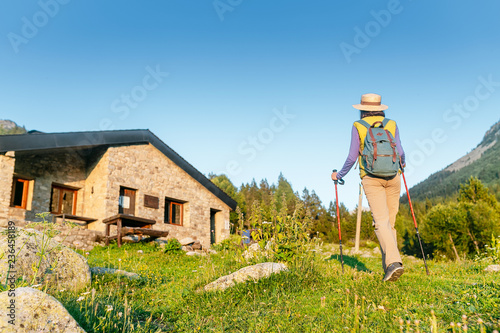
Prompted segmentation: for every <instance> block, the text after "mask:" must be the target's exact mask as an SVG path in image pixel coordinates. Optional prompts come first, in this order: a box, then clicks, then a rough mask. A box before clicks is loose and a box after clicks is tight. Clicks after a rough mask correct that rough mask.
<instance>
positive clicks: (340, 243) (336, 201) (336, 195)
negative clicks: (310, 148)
mask: <svg viewBox="0 0 500 333" xmlns="http://www.w3.org/2000/svg"><path fill="white" fill-rule="evenodd" d="M333 172H337V169H335V170H333ZM333 182H334V183H335V203H336V204H337V227H338V229H339V245H340V263H341V264H342V274H344V256H343V255H342V235H341V233H340V215H339V195H338V192H337V183H338V184H340V185H344V183H345V182H344V180H343V179H337V180H334V181H333Z"/></svg>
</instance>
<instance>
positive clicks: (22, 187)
mask: <svg viewBox="0 0 500 333" xmlns="http://www.w3.org/2000/svg"><path fill="white" fill-rule="evenodd" d="M29 183H30V181H29V180H27V179H22V178H17V177H14V184H13V186H12V199H11V203H10V205H11V206H12V207H16V208H23V209H26V205H27V203H28V189H29Z"/></svg>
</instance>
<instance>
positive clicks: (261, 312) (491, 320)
mask: <svg viewBox="0 0 500 333" xmlns="http://www.w3.org/2000/svg"><path fill="white" fill-rule="evenodd" d="M366 251H368V249H367V250H366ZM241 252H242V250H239V249H232V250H221V251H219V252H218V253H217V254H208V255H206V256H186V255H185V254H184V253H176V252H173V253H165V251H164V249H162V248H160V247H159V246H158V245H156V244H154V243H153V244H144V243H143V244H141V243H135V244H125V245H124V246H122V247H121V248H118V247H117V246H116V244H112V245H110V246H109V247H96V248H94V250H92V251H91V252H90V253H84V255H85V256H86V257H87V258H88V261H89V264H90V266H100V267H110V268H118V269H122V270H126V271H129V272H135V273H138V274H139V275H140V276H141V278H140V279H138V280H131V279H128V278H125V277H120V276H116V275H109V274H107V275H99V276H94V277H93V279H92V285H91V286H90V287H89V288H88V290H86V291H82V292H80V293H78V294H75V293H71V292H68V291H65V290H52V291H49V292H50V293H51V294H52V295H54V296H55V297H56V298H57V299H59V300H60V301H61V302H62V303H63V304H64V306H65V307H66V308H67V309H68V310H69V312H70V313H71V314H72V315H73V317H74V318H75V319H76V320H77V321H78V322H79V323H80V325H81V326H82V327H83V328H84V329H85V330H86V331H87V332H493V331H494V330H499V328H500V284H499V282H500V273H486V272H484V271H483V270H484V268H485V267H486V264H485V263H481V262H475V261H466V260H464V261H460V262H449V261H434V260H431V261H428V266H429V270H430V273H431V275H430V276H427V275H426V274H425V269H424V266H423V261H422V260H418V259H415V258H413V257H404V264H405V274H404V275H403V276H402V277H401V279H400V280H399V281H397V282H394V283H383V282H382V281H381V279H382V268H381V267H380V257H377V256H374V257H367V256H358V255H344V261H345V272H344V273H342V269H341V265H340V262H339V256H338V253H339V252H338V248H336V247H335V246H334V245H321V244H318V245H316V247H315V248H314V249H312V250H310V251H306V252H304V254H302V255H301V256H298V257H296V258H294V259H293V260H292V261H290V262H289V263H288V266H289V270H288V271H287V272H284V273H281V274H277V275H274V276H271V277H269V278H266V279H262V280H260V281H257V282H254V281H251V282H247V283H243V284H239V285H236V286H234V287H233V288H230V289H227V290H226V291H223V292H200V289H201V288H203V286H204V285H206V284H207V283H209V282H212V281H214V280H215V279H217V278H219V277H220V276H222V275H226V274H229V273H232V272H235V271H236V270H238V269H240V268H242V267H245V266H247V265H250V264H255V263H258V262H265V261H266V260H265V259H264V258H260V259H253V260H250V261H245V260H244V259H242V256H241Z"/></svg>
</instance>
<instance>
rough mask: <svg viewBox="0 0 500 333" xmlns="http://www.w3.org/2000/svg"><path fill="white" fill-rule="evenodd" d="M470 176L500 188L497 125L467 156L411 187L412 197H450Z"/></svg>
mask: <svg viewBox="0 0 500 333" xmlns="http://www.w3.org/2000/svg"><path fill="white" fill-rule="evenodd" d="M471 176H474V177H477V178H479V179H480V180H481V181H482V182H483V183H484V184H485V185H487V186H488V187H490V188H496V189H498V188H499V187H500V121H499V122H497V123H496V124H495V125H493V126H492V127H491V128H490V129H489V130H488V131H487V132H486V134H485V135H484V138H483V140H482V141H481V143H480V144H479V145H478V146H477V147H476V148H475V149H474V150H472V151H471V152H470V153H468V154H467V155H465V156H463V157H462V158H460V159H458V160H457V161H456V162H454V163H452V164H451V165H449V166H448V167H446V168H445V169H443V170H441V171H439V172H436V173H434V174H432V175H430V176H429V178H427V179H426V180H425V181H423V182H421V183H419V184H417V185H415V186H414V187H412V188H411V189H410V193H411V197H412V199H414V200H417V201H418V200H420V201H423V200H425V199H426V198H429V199H432V198H438V197H441V198H445V197H449V196H452V195H454V194H455V193H456V192H457V191H458V190H459V189H460V184H462V183H465V181H466V180H467V179H469V178H470V177H471ZM405 197H406V196H405ZM403 201H406V199H405V198H404V199H403Z"/></svg>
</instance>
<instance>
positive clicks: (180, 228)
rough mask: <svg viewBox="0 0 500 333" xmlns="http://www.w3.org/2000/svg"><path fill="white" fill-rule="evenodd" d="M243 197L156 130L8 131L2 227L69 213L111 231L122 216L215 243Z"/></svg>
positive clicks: (1, 143)
mask: <svg viewBox="0 0 500 333" xmlns="http://www.w3.org/2000/svg"><path fill="white" fill-rule="evenodd" d="M235 208H236V202H235V201H234V200H233V199H231V198H230V197H229V196H228V195H227V194H226V193H224V192H223V191H222V190H221V189H219V188H218V187H217V186H215V185H214V184H213V183H212V182H211V181H210V180H209V179H207V178H206V177H205V176H204V175H203V174H202V173H200V172H199V171H198V170H196V169H195V168H194V167H193V166H192V165H191V164H189V163H188V162H187V161H185V160H184V159H183V158H182V157H181V156H179V155H178V154H177V153H176V152H175V151H173V150H172V149H171V148H170V147H168V146H167V145H166V144H165V143H163V142H162V141H161V140H160V139H159V138H158V137H156V136H155V135H154V134H153V133H152V132H150V131H149V130H126V131H98V132H77V133H32V134H23V135H6V136H0V226H2V225H5V224H6V223H7V221H36V220H37V217H36V216H35V215H36V214H37V213H42V212H50V213H51V214H52V216H53V218H58V217H59V218H60V217H62V216H64V217H65V218H66V219H74V220H76V221H79V222H80V223H82V224H83V225H84V226H85V228H88V229H92V230H98V231H101V232H103V231H104V230H105V224H104V223H103V222H102V221H103V220H104V219H106V218H109V217H112V216H115V215H117V214H125V215H128V216H136V217H138V218H144V219H150V220H154V221H155V222H156V223H155V224H153V226H152V228H153V229H157V230H163V231H169V237H175V238H178V239H181V238H184V237H192V238H193V239H195V240H199V241H200V242H201V244H202V245H203V246H204V247H209V246H210V245H211V244H213V243H217V242H219V241H221V240H223V239H225V238H226V237H228V236H229V213H230V211H231V210H234V209H235Z"/></svg>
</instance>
